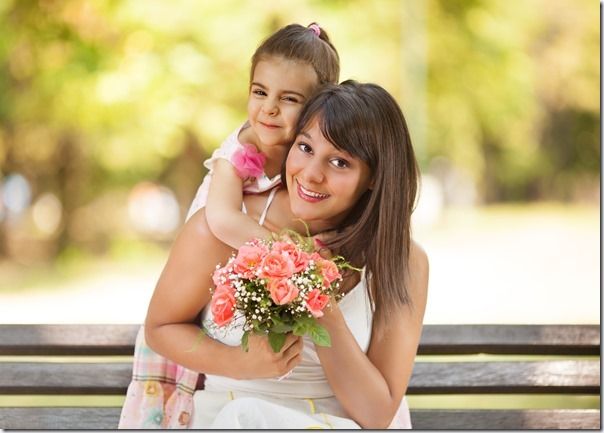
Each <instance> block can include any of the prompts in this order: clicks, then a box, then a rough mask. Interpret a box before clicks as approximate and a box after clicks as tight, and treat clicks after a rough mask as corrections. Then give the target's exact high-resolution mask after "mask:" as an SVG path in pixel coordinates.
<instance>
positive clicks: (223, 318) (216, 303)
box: [210, 286, 235, 326]
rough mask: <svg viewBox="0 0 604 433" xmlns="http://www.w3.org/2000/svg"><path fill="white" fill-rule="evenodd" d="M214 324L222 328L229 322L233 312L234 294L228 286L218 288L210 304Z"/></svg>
mask: <svg viewBox="0 0 604 433" xmlns="http://www.w3.org/2000/svg"><path fill="white" fill-rule="evenodd" d="M210 308H211V310H212V315H213V316H214V322H215V323H216V324H217V325H218V326H224V325H226V324H227V323H229V322H230V321H231V319H232V318H233V314H234V312H235V293H234V290H233V289H232V288H231V287H229V286H218V287H217V288H216V290H215V291H214V294H213V295H212V301H211V302H210Z"/></svg>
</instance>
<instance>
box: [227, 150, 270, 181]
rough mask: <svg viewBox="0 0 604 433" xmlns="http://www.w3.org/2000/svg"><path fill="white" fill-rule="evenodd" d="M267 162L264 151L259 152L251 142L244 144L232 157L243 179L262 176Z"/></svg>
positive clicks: (232, 161)
mask: <svg viewBox="0 0 604 433" xmlns="http://www.w3.org/2000/svg"><path fill="white" fill-rule="evenodd" d="M265 162H266V156H264V154H263V153H262V152H258V151H257V150H256V148H255V147H254V146H252V145H251V144H244V145H243V147H242V148H241V149H238V150H237V151H235V153H233V156H232V157H231V163H232V164H233V166H234V167H235V169H236V170H237V174H238V175H239V177H241V178H242V179H246V178H248V177H260V176H262V174H263V173H264V163H265Z"/></svg>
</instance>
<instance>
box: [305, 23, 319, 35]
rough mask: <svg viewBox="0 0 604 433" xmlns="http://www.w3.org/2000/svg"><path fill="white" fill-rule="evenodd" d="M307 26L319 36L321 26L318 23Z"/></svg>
mask: <svg viewBox="0 0 604 433" xmlns="http://www.w3.org/2000/svg"><path fill="white" fill-rule="evenodd" d="M308 28H309V29H310V30H312V32H313V33H314V34H315V35H317V37H319V36H321V27H319V26H318V25H316V24H311V25H309V26H308Z"/></svg>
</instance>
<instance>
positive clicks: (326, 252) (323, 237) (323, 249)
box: [312, 230, 336, 259]
mask: <svg viewBox="0 0 604 433" xmlns="http://www.w3.org/2000/svg"><path fill="white" fill-rule="evenodd" d="M335 234H336V232H335V230H331V231H328V232H323V233H319V234H316V235H314V236H313V237H312V240H313V243H314V245H315V250H316V251H317V252H318V253H319V254H320V255H321V257H323V258H324V259H331V258H332V257H333V253H332V252H331V250H330V249H329V248H327V246H326V244H327V243H328V242H329V241H330V240H331V239H332V238H333V236H334V235H335Z"/></svg>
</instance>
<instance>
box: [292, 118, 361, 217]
mask: <svg viewBox="0 0 604 433" xmlns="http://www.w3.org/2000/svg"><path fill="white" fill-rule="evenodd" d="M285 176H286V182H287V189H288V193H289V199H290V206H291V210H292V212H293V213H294V215H296V216H297V217H298V218H301V219H302V220H304V221H306V222H308V223H311V222H315V223H316V222H322V223H325V224H326V228H333V227H335V226H337V224H338V223H340V222H341V221H342V220H343V219H344V217H345V216H346V215H347V214H348V212H349V211H350V210H351V209H352V207H353V206H354V205H355V203H356V202H357V201H358V200H359V198H360V197H361V195H363V193H364V192H365V191H367V189H368V188H369V185H370V181H371V179H370V178H371V175H370V170H369V166H368V165H367V164H366V163H365V162H364V161H361V160H360V159H358V158H355V157H353V156H352V155H350V154H349V153H347V152H344V151H341V150H338V149H336V148H335V147H334V146H333V144H331V143H330V142H329V141H328V140H327V139H326V138H325V137H324V136H323V134H322V133H321V129H320V127H319V123H318V121H317V119H316V118H315V119H313V120H312V121H311V122H310V123H309V124H308V125H307V127H306V128H304V130H303V131H302V132H301V133H300V135H298V136H297V137H296V140H295V142H294V144H293V146H292V148H291V149H290V151H289V154H288V156H287V161H286V166H285Z"/></svg>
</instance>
